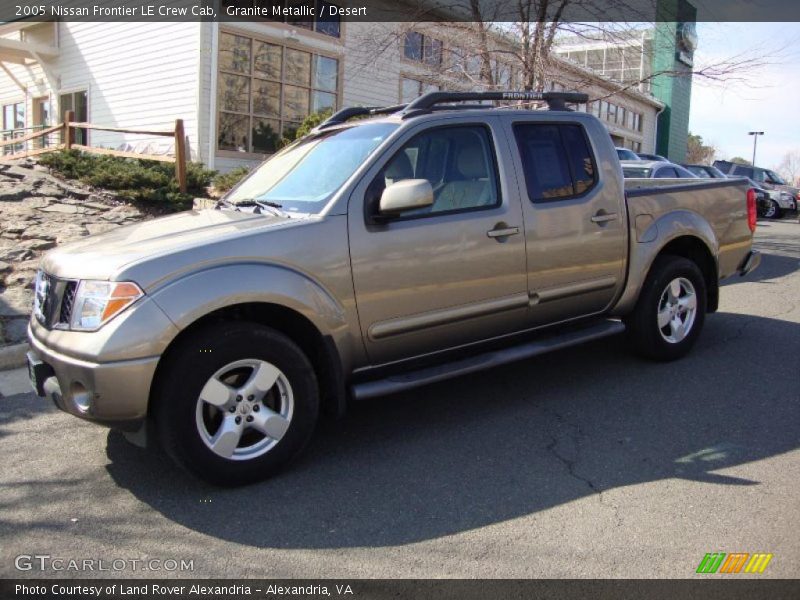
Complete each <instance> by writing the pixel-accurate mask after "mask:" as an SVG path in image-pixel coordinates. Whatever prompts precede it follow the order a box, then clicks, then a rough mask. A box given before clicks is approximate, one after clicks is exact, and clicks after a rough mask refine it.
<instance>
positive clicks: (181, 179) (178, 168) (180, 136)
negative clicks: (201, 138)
mask: <svg viewBox="0 0 800 600" xmlns="http://www.w3.org/2000/svg"><path fill="white" fill-rule="evenodd" d="M175 178H176V179H177V180H178V189H179V190H180V191H181V193H182V194H185V193H186V134H185V133H184V131H183V119H175Z"/></svg>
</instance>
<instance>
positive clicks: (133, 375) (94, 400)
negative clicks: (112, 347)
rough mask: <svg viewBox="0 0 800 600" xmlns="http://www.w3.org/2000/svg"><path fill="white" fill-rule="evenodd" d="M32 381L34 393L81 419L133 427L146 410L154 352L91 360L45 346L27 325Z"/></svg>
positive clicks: (152, 373) (119, 427) (154, 365)
mask: <svg viewBox="0 0 800 600" xmlns="http://www.w3.org/2000/svg"><path fill="white" fill-rule="evenodd" d="M28 339H29V341H30V345H31V350H30V352H29V353H28V362H29V367H31V365H32V368H29V370H30V372H31V384H32V385H33V387H34V390H35V391H36V393H37V395H39V396H44V397H47V398H49V399H50V400H51V401H52V402H53V403H54V404H55V405H56V406H57V407H58V408H60V409H61V410H63V411H65V412H68V413H70V414H71V415H74V416H76V417H80V418H81V419H86V420H87V421H93V422H95V423H99V424H101V425H106V426H108V427H114V428H115V429H121V430H123V431H137V430H139V429H140V428H141V426H142V423H143V422H144V420H145V417H146V416H147V404H148V399H149V396H150V385H151V383H152V381H153V376H154V374H155V371H156V367H157V365H158V357H157V356H155V357H149V358H141V359H136V360H124V361H115V362H109V363H95V362H88V361H84V360H80V359H76V358H73V357H70V356H66V355H64V354H61V353H59V352H56V351H54V350H51V349H49V348H47V347H45V346H44V345H43V344H42V343H41V342H40V341H39V340H37V339H36V337H35V336H34V335H32V334H31V332H30V330H29V331H28Z"/></svg>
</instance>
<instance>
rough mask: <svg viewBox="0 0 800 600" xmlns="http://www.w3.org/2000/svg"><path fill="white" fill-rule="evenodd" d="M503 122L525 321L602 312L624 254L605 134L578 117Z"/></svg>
mask: <svg viewBox="0 0 800 600" xmlns="http://www.w3.org/2000/svg"><path fill="white" fill-rule="evenodd" d="M504 122H505V126H506V131H507V135H508V139H509V140H510V142H511V144H512V145H513V155H514V163H515V165H516V168H517V172H518V175H519V176H518V181H519V185H520V191H521V196H522V208H523V216H524V219H525V237H526V243H527V249H526V252H527V264H528V293H529V295H530V303H531V310H530V313H529V321H530V324H532V325H534V326H536V325H542V324H549V323H554V322H558V321H563V320H567V319H574V318H578V317H583V316H587V315H591V314H595V313H599V312H601V311H603V310H605V309H606V308H608V307H609V305H610V304H611V302H612V301H613V299H614V298H615V297H616V295H617V293H618V292H619V291H620V290H621V287H622V285H623V283H624V276H625V268H626V260H627V247H626V244H627V213H626V210H625V203H624V190H623V188H622V177H621V173H620V168H619V163H618V161H616V160H615V159H616V154H615V153H614V149H613V147H612V146H611V143H610V140H609V141H608V143H605V141H606V140H608V133H607V132H606V131H605V130H604V129H603V127H602V125H601V124H600V123H599V122H597V121H596V120H594V119H591V117H587V118H581V117H579V116H578V115H576V116H575V117H574V120H573V119H570V120H568V121H565V120H563V119H561V118H559V117H557V116H556V115H552V116H551V115H541V116H539V115H537V116H536V118H535V120H534V119H532V118H531V117H528V118H527V119H526V118H525V117H524V116H518V117H515V116H512V115H509V116H507V117H504ZM600 136H602V138H601V137H600ZM595 139H602V140H603V144H602V146H601V147H598V144H596V143H593V141H592V140H595Z"/></svg>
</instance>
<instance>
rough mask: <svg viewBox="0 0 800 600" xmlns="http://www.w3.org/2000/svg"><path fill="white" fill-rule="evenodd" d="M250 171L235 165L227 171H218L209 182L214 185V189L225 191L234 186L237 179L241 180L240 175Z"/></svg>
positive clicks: (242, 175) (237, 181)
mask: <svg viewBox="0 0 800 600" xmlns="http://www.w3.org/2000/svg"><path fill="white" fill-rule="evenodd" d="M249 172H250V169H248V168H247V167H236V168H235V169H233V170H231V171H228V172H227V173H219V174H217V175H216V176H214V179H213V180H212V181H211V183H212V184H213V186H214V189H215V190H216V191H217V192H222V193H224V192H227V191H228V190H230V189H231V188H232V187H233V186H235V185H236V184H237V183H239V181H241V179H242V177H244V176H245V175H247V174H248V173H249Z"/></svg>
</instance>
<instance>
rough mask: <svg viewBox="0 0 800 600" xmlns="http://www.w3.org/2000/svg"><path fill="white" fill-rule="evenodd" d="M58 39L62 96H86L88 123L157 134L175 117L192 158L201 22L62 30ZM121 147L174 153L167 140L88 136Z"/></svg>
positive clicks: (195, 144) (70, 26)
mask: <svg viewBox="0 0 800 600" xmlns="http://www.w3.org/2000/svg"><path fill="white" fill-rule="evenodd" d="M59 38H60V45H61V55H60V57H59V59H58V66H57V67H56V69H55V70H56V72H58V73H59V75H60V79H61V91H62V92H64V91H72V90H79V89H86V90H88V92H89V120H90V121H91V122H93V123H96V124H98V125H110V126H114V127H125V128H132V129H151V130H156V131H160V130H171V129H173V128H174V126H175V119H178V118H180V119H183V120H184V127H185V130H186V134H187V137H188V138H189V148H190V152H191V155H192V156H193V157H195V156H196V155H197V149H198V123H197V112H198V90H199V82H198V75H199V73H198V68H197V61H198V57H199V55H200V24H199V23H114V22H108V23H62V24H61V30H60V34H59ZM123 142H127V143H130V144H134V145H137V146H142V145H143V144H146V143H148V142H149V143H152V144H153V146H154V147H157V148H160V149H161V150H167V149H169V150H170V151H172V147H173V142H172V141H171V140H170V139H169V138H158V137H156V138H145V137H142V136H134V135H123V134H115V133H107V132H100V131H94V132H90V134H89V143H90V144H91V145H94V146H109V147H116V146H117V145H119V144H121V143H123Z"/></svg>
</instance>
